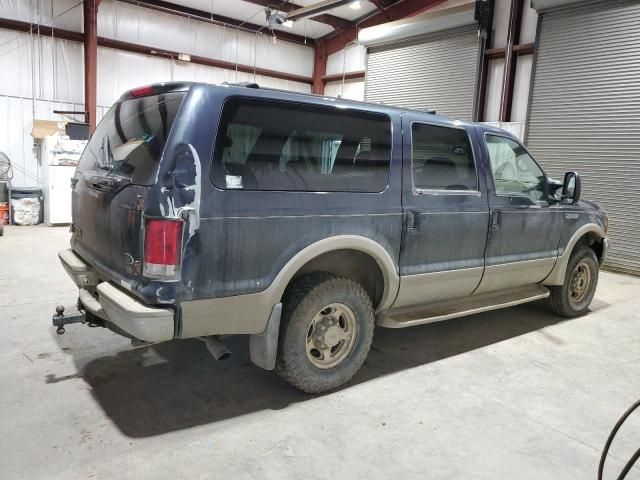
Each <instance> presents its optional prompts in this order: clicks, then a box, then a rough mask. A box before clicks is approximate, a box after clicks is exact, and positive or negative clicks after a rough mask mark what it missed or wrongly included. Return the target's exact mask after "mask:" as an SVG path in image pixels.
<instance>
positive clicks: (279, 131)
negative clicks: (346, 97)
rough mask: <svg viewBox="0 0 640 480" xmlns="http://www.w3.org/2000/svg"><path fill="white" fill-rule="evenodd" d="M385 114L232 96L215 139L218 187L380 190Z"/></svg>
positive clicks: (385, 171)
mask: <svg viewBox="0 0 640 480" xmlns="http://www.w3.org/2000/svg"><path fill="white" fill-rule="evenodd" d="M390 142H391V132H390V121H389V118H388V117H387V116H385V115H378V114H371V113H362V112H354V111H345V110H340V109H338V108H332V107H317V106H312V105H304V104H297V103H292V102H279V101H265V100H259V99H246V98H232V99H229V100H227V102H226V103H225V105H224V109H223V113H222V118H221V121H220V126H219V128H218V136H217V139H216V148H215V158H214V166H213V182H214V184H215V185H216V186H217V187H219V188H225V189H245V190H300V191H349V192H380V191H382V190H384V189H385V187H386V186H387V183H388V180H389V161H390V154H391V149H390Z"/></svg>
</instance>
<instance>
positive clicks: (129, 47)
mask: <svg viewBox="0 0 640 480" xmlns="http://www.w3.org/2000/svg"><path fill="white" fill-rule="evenodd" d="M98 45H99V46H101V47H105V48H114V49H116V50H125V51H127V52H133V53H140V54H142V55H153V56H161V57H165V58H171V59H173V60H174V61H175V60H177V59H178V54H179V53H180V52H177V51H173V50H163V49H159V48H155V47H150V46H148V45H139V44H137V43H129V42H123V41H120V40H114V39H112V38H106V37H98ZM190 63H195V64H198V65H206V66H208V67H216V68H224V69H226V70H237V71H239V72H244V73H255V74H256V75H264V76H267V77H273V78H279V79H281V80H289V81H292V82H300V83H306V84H309V85H310V84H312V79H311V78H309V77H305V76H303V75H295V74H293V73H286V72H279V71H276V70H270V69H268V68H260V67H252V66H250V65H242V64H237V65H236V64H235V63H233V62H226V61H224V60H216V59H213V58H207V57H200V56H198V55H191V60H190Z"/></svg>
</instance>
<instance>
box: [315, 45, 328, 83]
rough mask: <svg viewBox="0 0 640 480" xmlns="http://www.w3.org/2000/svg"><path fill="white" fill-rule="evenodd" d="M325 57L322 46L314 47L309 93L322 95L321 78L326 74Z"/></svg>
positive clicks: (325, 53)
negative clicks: (311, 81)
mask: <svg viewBox="0 0 640 480" xmlns="http://www.w3.org/2000/svg"><path fill="white" fill-rule="evenodd" d="M327 57H328V55H327V52H326V50H325V46H324V44H319V45H316V48H315V52H314V58H313V83H312V85H311V92H312V93H315V94H316V95H324V82H323V81H322V78H323V77H324V76H325V75H326V73H327Z"/></svg>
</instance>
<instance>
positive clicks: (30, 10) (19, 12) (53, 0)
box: [0, 0, 82, 32]
mask: <svg viewBox="0 0 640 480" xmlns="http://www.w3.org/2000/svg"><path fill="white" fill-rule="evenodd" d="M79 3H80V1H79V0H0V17H5V18H11V19H13V20H21V21H23V22H30V23H39V24H41V25H48V26H53V27H57V28H63V29H66V30H73V31H75V32H81V31H82V5H78V4H79Z"/></svg>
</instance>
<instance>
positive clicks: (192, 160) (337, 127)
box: [54, 83, 607, 393]
mask: <svg viewBox="0 0 640 480" xmlns="http://www.w3.org/2000/svg"><path fill="white" fill-rule="evenodd" d="M72 183H73V225H72V231H73V235H72V241H71V249H69V250H65V251H62V252H60V254H59V255H60V259H61V261H62V264H63V266H64V268H65V269H66V270H67V271H68V273H69V274H70V275H71V277H72V278H73V279H74V281H75V282H76V283H77V285H78V286H79V288H80V295H79V301H78V308H79V311H78V312H77V313H73V314H65V313H64V311H63V310H62V309H59V310H58V313H57V314H56V315H55V316H54V324H55V325H56V326H57V327H58V331H59V333H63V332H64V328H63V327H64V325H65V324H67V323H73V322H77V321H82V322H87V323H89V324H92V325H102V326H105V327H108V328H110V329H112V330H114V331H116V332H118V333H120V334H122V335H125V336H128V337H130V338H131V339H132V340H133V341H135V342H162V341H166V340H172V339H183V338H192V337H199V338H201V339H203V340H204V341H205V342H206V345H207V347H208V348H209V350H210V351H211V352H212V353H213V354H214V355H215V356H216V357H217V358H224V357H226V356H228V351H227V350H226V348H225V346H224V344H223V343H222V342H221V339H220V336H225V335H236V334H242V335H248V336H249V339H250V350H251V358H252V360H253V361H254V363H256V364H257V365H258V366H260V367H262V368H265V369H273V368H275V369H276V371H277V372H278V373H279V374H280V375H282V376H283V377H284V378H285V379H286V380H287V381H289V382H290V383H292V384H293V385H294V386H296V387H297V388H300V389H302V390H304V391H307V392H313V393H317V392H322V391H326V390H330V389H333V388H336V387H338V386H339V385H342V384H343V383H345V382H347V381H348V380H349V379H350V378H351V377H352V376H353V375H354V374H355V373H356V371H357V370H358V368H359V367H360V366H361V365H362V363H363V362H364V360H365V357H366V356H367V353H368V351H369V348H370V346H371V341H372V338H373V332H374V325H375V324H378V325H380V326H383V327H391V328H400V327H408V326H412V325H418V324H422V323H427V322H434V321H441V320H446V319H450V318H454V317H460V316H463V315H468V314H473V313H477V312H482V311H487V310H492V309H496V308H502V307H507V306H511V305H516V304H520V303H524V302H529V301H533V300H537V299H542V298H546V297H549V303H550V305H551V307H552V309H553V310H554V311H555V312H557V313H559V314H561V315H564V316H569V317H572V316H576V315H581V314H583V313H585V312H586V311H587V307H588V306H589V303H590V302H591V299H592V298H593V295H594V292H595V288H596V284H597V280H598V270H599V265H600V264H602V262H603V261H604V259H605V256H606V253H607V238H606V232H607V216H606V215H605V214H604V213H602V212H601V211H600V209H599V208H598V206H597V205H595V204H593V203H590V202H586V201H584V200H580V178H579V176H578V175H577V174H576V173H575V172H568V173H567V174H566V175H565V178H564V182H557V181H554V180H552V179H550V178H548V177H547V176H546V175H545V173H544V171H543V170H542V169H541V168H540V166H539V165H538V164H537V163H536V162H535V160H534V159H533V158H532V156H531V155H530V154H529V153H528V152H527V150H526V148H525V147H524V146H523V145H522V144H521V143H520V142H519V141H518V140H517V139H516V138H515V137H513V136H512V135H510V134H509V133H506V132H504V131H502V130H499V129H495V128H491V127H488V126H486V125H481V124H473V123H467V122H459V121H454V120H450V119H448V118H444V117H441V116H438V115H435V114H433V113H428V112H421V111H415V110H406V109H399V108H392V107H387V106H384V105H374V104H368V103H361V102H353V101H346V100H342V99H339V98H329V97H322V96H312V95H302V94H295V93H290V92H284V91H278V90H271V89H263V88H259V87H258V86H257V85H255V84H243V85H205V84H198V83H188V84H183V83H170V84H158V85H152V86H148V87H143V88H139V89H134V90H131V91H130V92H127V93H126V94H125V95H123V96H122V98H121V99H120V100H119V101H118V102H117V103H116V104H115V105H114V106H113V107H112V108H111V110H109V112H108V113H107V114H106V115H105V117H104V119H103V120H102V121H101V122H100V124H99V126H98V128H97V130H96V132H95V133H94V135H93V136H92V138H91V140H90V142H89V144H88V146H87V148H86V150H85V152H84V153H83V155H82V159H81V161H80V164H79V166H78V169H77V171H76V174H75V177H74V178H73V181H72Z"/></svg>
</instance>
